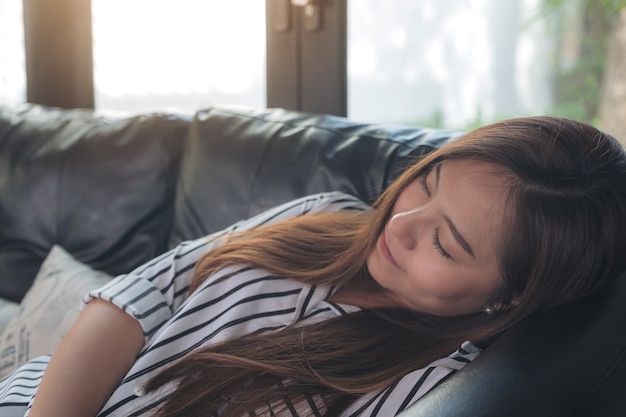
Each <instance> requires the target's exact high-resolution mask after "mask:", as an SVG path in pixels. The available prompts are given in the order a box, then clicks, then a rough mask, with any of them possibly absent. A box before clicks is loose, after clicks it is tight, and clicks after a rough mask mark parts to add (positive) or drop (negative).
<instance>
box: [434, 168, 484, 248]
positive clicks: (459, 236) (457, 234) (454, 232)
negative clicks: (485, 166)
mask: <svg viewBox="0 0 626 417" xmlns="http://www.w3.org/2000/svg"><path fill="white" fill-rule="evenodd" d="M441 165H442V164H439V165H437V167H436V168H435V175H436V179H435V186H436V187H437V188H439V178H440V177H441ZM443 218H444V220H445V221H446V223H447V224H448V227H449V228H450V231H451V232H452V236H454V239H455V240H456V241H457V242H458V243H459V245H461V247H462V248H463V249H464V250H465V252H467V253H469V254H470V255H471V256H472V258H475V257H476V255H474V251H473V250H472V247H471V246H470V245H469V243H467V240H465V238H464V237H463V235H462V234H461V232H459V229H457V228H456V226H455V225H454V223H452V220H450V218H449V217H448V216H443Z"/></svg>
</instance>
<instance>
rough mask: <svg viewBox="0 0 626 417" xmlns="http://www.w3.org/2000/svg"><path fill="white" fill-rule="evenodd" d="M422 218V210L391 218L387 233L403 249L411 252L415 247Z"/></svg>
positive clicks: (418, 209)
mask: <svg viewBox="0 0 626 417" xmlns="http://www.w3.org/2000/svg"><path fill="white" fill-rule="evenodd" d="M421 217H423V212H422V208H421V207H420V208H416V209H414V210H410V211H403V212H400V213H396V214H394V215H393V216H391V219H389V223H388V224H387V230H388V233H389V234H391V235H392V236H393V238H394V239H396V240H397V241H398V242H399V243H400V244H401V245H402V246H403V247H404V248H406V249H407V250H413V249H415V247H416V246H417V241H418V237H419V227H418V226H419V224H420V220H421Z"/></svg>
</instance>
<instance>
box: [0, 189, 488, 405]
mask: <svg viewBox="0 0 626 417" xmlns="http://www.w3.org/2000/svg"><path fill="white" fill-rule="evenodd" d="M366 209H368V206H367V205H365V204H364V203H363V202H361V201H360V200H358V199H356V198H355V197H352V196H349V195H347V194H342V193H336V192H335V193H323V194H316V195H312V196H308V197H304V198H300V199H298V200H294V201H292V202H289V203H285V204H283V205H281V206H278V207H276V208H273V209H270V210H268V211H265V212H263V213H261V214H259V215H257V216H255V217H252V218H251V219H249V220H245V221H241V222H238V223H236V224H234V225H233V226H231V227H229V228H227V229H225V230H224V231H221V232H218V233H215V234H212V235H209V236H207V237H204V238H201V239H196V240H193V241H188V242H184V243H181V244H180V245H179V246H178V247H176V248H175V249H173V250H171V251H169V252H167V253H165V254H163V255H162V256H160V257H158V258H156V259H154V260H153V261H151V262H149V263H147V264H145V265H143V266H141V267H139V268H137V269H136V270H135V271H133V272H132V273H130V274H127V275H121V276H119V277H117V278H115V279H114V280H113V281H111V282H110V283H109V284H107V285H105V286H104V287H102V288H100V289H98V290H95V291H92V292H91V293H90V294H88V295H87V296H86V297H85V299H84V304H86V303H89V302H90V301H91V300H93V299H103V300H108V301H110V302H111V303H113V304H115V305H117V306H118V307H119V308H121V309H122V310H124V311H125V312H126V313H127V314H129V315H130V316H132V317H134V318H135V319H136V320H137V321H138V322H139V324H140V325H141V328H142V329H143V333H144V337H145V345H144V348H143V349H142V351H141V353H140V354H139V356H138V358H137V359H136V361H135V363H134V364H133V366H132V367H131V369H130V370H129V371H128V373H127V374H126V376H125V378H124V379H123V381H122V383H121V384H120V386H119V387H118V388H117V389H116V390H115V391H114V392H113V394H112V395H111V397H110V399H109V400H108V402H107V403H106V404H105V405H104V407H103V408H102V410H101V411H100V413H99V414H98V416H101V417H104V416H124V417H127V416H148V415H150V411H146V410H149V409H151V406H152V405H154V404H155V403H158V402H159V400H160V399H162V398H164V397H165V396H166V395H167V393H168V392H171V390H173V389H174V383H172V384H169V385H167V386H165V387H164V388H162V389H161V390H160V391H159V392H156V393H146V392H145V391H144V389H143V385H144V384H145V383H146V381H147V380H149V379H150V378H151V377H153V376H154V375H156V374H157V373H159V372H160V371H161V370H163V368H164V367H165V366H168V365H170V364H172V363H173V362H174V361H176V360H178V359H180V358H182V357H183V356H185V355H186V354H188V353H190V352H192V351H194V350H197V349H199V348H202V347H205V346H207V345H211V344H214V343H217V342H221V341H224V340H229V339H232V338H236V337H241V336H244V335H248V334H251V333H257V332H274V331H279V330H281V329H284V328H287V327H289V326H296V325H297V326H306V325H307V324H311V323H315V322H319V321H322V320H327V319H331V318H333V317H337V316H340V315H343V314H349V313H352V312H356V311H359V308H358V307H355V306H351V305H345V304H336V303H332V302H329V301H327V300H328V299H329V298H330V296H331V295H332V294H333V290H334V289H333V287H325V286H317V285H308V284H304V283H301V282H298V281H294V280H290V279H287V278H285V277H279V276H275V275H272V274H269V273H267V272H266V271H264V270H262V269H259V268H251V267H247V266H229V267H225V268H223V269H221V270H220V271H218V272H216V273H215V274H213V275H211V276H210V277H209V278H208V279H206V280H205V281H204V282H203V284H201V285H200V287H199V288H198V289H196V290H195V291H194V292H193V293H191V294H190V293H189V285H190V282H191V279H192V276H193V270H194V267H195V264H196V262H197V261H198V260H199V259H200V258H201V257H202V256H203V255H204V254H205V253H207V252H208V251H210V250H212V249H214V248H216V247H217V246H219V245H220V244H221V243H222V242H223V239H220V238H222V237H226V236H228V235H230V234H232V233H234V232H237V231H242V230H249V229H253V228H255V227H258V226H260V225H264V224H270V223H274V222H278V221H281V220H284V219H288V218H291V217H294V216H300V215H306V214H309V213H314V212H320V211H337V210H366ZM225 277H227V278H228V279H223V278H225ZM478 353H479V349H478V348H477V347H476V346H474V345H473V344H471V343H470V342H466V343H464V344H463V346H461V348H459V350H457V351H456V352H454V353H452V354H451V355H450V356H448V357H445V358H442V359H440V360H438V361H436V362H433V363H432V364H430V365H429V366H427V367H425V368H422V369H419V370H416V371H414V372H412V373H409V374H408V375H406V376H405V377H404V378H402V379H401V380H400V381H398V382H397V383H396V384H394V385H393V386H390V387H388V388H387V389H385V390H383V391H381V392H376V393H371V394H370V395H366V396H363V397H362V398H360V399H359V400H358V401H356V402H355V403H354V404H353V405H352V406H351V407H350V408H349V409H348V410H347V411H346V412H345V413H344V414H343V415H344V416H352V415H354V412H355V410H357V409H359V408H361V407H362V406H363V405H364V404H367V407H366V410H365V411H364V412H362V413H360V414H359V415H360V416H385V417H386V416H393V415H396V414H398V413H399V412H401V411H402V410H404V409H405V408H407V407H408V406H410V405H411V404H412V403H413V402H415V401H416V400H417V399H418V398H419V397H421V396H422V395H424V394H425V393H426V392H427V391H428V390H429V389H430V388H432V387H433V386H434V385H435V384H437V383H438V382H439V381H441V380H442V379H443V378H445V377H446V376H448V375H449V374H450V373H452V372H455V371H456V370H459V369H461V368H462V367H463V366H464V365H465V364H466V363H467V362H469V361H470V360H472V359H473V358H474V357H476V356H477V355H478ZM49 358H50V357H49V356H44V357H41V358H37V359H35V360H33V361H30V362H28V363H26V364H24V365H23V366H22V367H20V368H19V369H18V370H17V371H15V372H14V373H13V374H11V375H9V376H7V377H5V378H4V379H3V380H2V381H0V415H2V416H27V415H28V410H29V409H30V406H31V405H32V401H33V399H34V396H35V393H36V390H37V386H38V384H39V381H40V379H41V376H42V374H43V372H44V371H45V368H46V365H47V363H48V360H49ZM310 406H311V407H315V401H312V402H311V405H310ZM152 411H153V410H152Z"/></svg>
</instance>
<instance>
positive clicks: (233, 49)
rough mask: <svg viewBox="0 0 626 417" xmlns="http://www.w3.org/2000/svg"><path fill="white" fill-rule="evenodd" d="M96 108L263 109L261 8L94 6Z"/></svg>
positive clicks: (216, 1) (213, 1)
mask: <svg viewBox="0 0 626 417" xmlns="http://www.w3.org/2000/svg"><path fill="white" fill-rule="evenodd" d="M92 14H93V44H94V83H95V97H96V107H97V108H100V109H103V108H104V109H114V110H137V111H144V110H150V109H163V108H172V107H173V108H184V109H191V110H195V109H198V108H202V107H206V106H210V105H216V104H241V105H249V106H254V107H262V106H264V105H265V101H266V99H265V2H264V1H260V0H228V1H224V0H177V1H172V0H92Z"/></svg>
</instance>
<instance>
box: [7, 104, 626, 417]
mask: <svg viewBox="0 0 626 417" xmlns="http://www.w3.org/2000/svg"><path fill="white" fill-rule="evenodd" d="M457 136H458V133H455V132H450V131H442V130H433V129H423V128H416V127H408V126H390V125H377V124H369V123H358V122H355V121H350V120H347V119H343V118H338V117H333V116H326V115H313V114H304V113H297V112H291V111H286V110H281V109H260V110H255V109H240V108H229V107H217V108H209V109H206V110H202V111H198V112H197V113H195V114H183V113H178V114H171V113H151V114H140V115H135V116H113V115H102V114H97V113H94V112H92V111H88V110H61V109H56V108H46V107H41V106H36V105H29V104H24V105H19V106H12V107H0V297H3V298H7V299H12V300H15V301H19V300H20V299H21V298H22V297H23V295H24V294H25V292H26V291H27V289H28V288H29V286H30V285H31V283H32V281H33V279H34V277H35V275H36V273H37V270H38V268H39V266H40V264H41V262H42V261H43V259H44V258H45V256H46V255H47V253H48V251H49V250H50V248H51V247H52V245H53V244H58V245H60V246H62V247H64V248H65V249H66V250H67V251H69V252H70V253H71V254H72V255H74V257H76V258H77V259H78V260H80V261H82V262H84V263H86V264H88V265H90V266H92V267H94V268H96V269H99V270H102V271H105V272H108V273H110V274H113V275H115V274H119V273H122V272H125V271H128V270H130V269H132V268H133V267H135V266H137V265H139V264H141V263H143V262H145V261H147V260H149V259H150V258H152V257H154V256H156V255H158V254H159V253H162V252H163V251H165V250H167V249H168V248H170V247H172V246H173V245H176V244H177V243H178V242H180V241H182V240H185V239H191V238H195V237H198V236H201V235H204V234H207V233H209V232H211V231H215V230H219V229H220V228H223V227H225V226H227V225H229V224H231V223H233V222H234V221H236V220H239V219H241V218H245V217H249V216H251V215H253V214H255V213H257V212H259V211H261V210H263V209H265V208H268V207H271V206H274V205H276V204H279V203H281V202H284V201H287V200H290V199H292V198H295V197H298V196H301V195H305V194H310V193H315V192H320V191H329V190H341V191H345V192H349V193H352V194H354V195H357V196H359V197H360V198H362V199H363V200H365V201H368V202H371V201H373V199H374V198H375V197H376V196H377V195H378V194H379V193H380V192H381V190H382V189H384V187H385V186H386V185H387V184H388V183H389V182H390V181H391V180H392V179H393V178H394V177H395V176H397V174H398V173H399V172H401V170H402V169H403V168H404V167H405V166H406V165H407V164H408V163H410V162H411V161H412V160H413V159H414V158H417V157H419V156H420V155H423V154H424V153H427V152H429V151H431V150H432V149H433V148H434V147H437V146H440V145H442V144H443V143H446V142H447V141H450V140H453V139H454V138H455V137H457ZM625 255H626V254H625ZM625 278H626V276H624V275H622V276H620V277H619V279H617V280H616V283H615V285H614V287H613V288H610V289H608V290H607V291H605V292H603V293H602V294H598V295H596V296H594V297H592V298H590V299H588V300H583V301H581V302H577V303H573V304H572V305H568V306H565V307H562V308H559V309H558V310H556V311H553V312H550V313H545V314H542V315H537V316H535V317H531V318H530V319H528V320H526V321H525V322H523V323H521V324H520V325H518V326H516V327H515V328H513V329H511V330H510V331H508V332H506V333H505V334H503V335H502V336H500V337H499V338H498V339H496V340H495V341H494V342H493V343H492V344H491V345H490V346H489V347H488V348H487V349H486V350H485V352H484V353H483V354H481V355H480V356H479V358H478V359H476V360H475V361H474V362H472V363H470V364H469V365H468V366H466V367H465V368H464V369H463V370H462V371H460V372H458V373H456V374H454V375H453V376H452V377H451V378H449V379H448V380H447V381H445V382H444V383H442V384H441V385H439V386H438V387H436V388H435V389H433V390H432V391H431V392H430V393H429V394H428V395H426V396H425V397H424V398H423V399H422V400H420V401H418V402H417V403H416V404H415V405H414V406H412V407H411V408H409V409H408V410H406V411H405V412H404V413H403V414H402V417H423V416H437V417H447V416H468V417H469V416H472V417H477V416H570V415H571V416H624V415H626V361H625V360H624V355H625V354H626V352H625V350H624V349H625V347H626V332H624V331H623V329H622V324H623V322H624V319H625V318H626V302H624V301H623V300H625V297H624V296H625V295H626V283H625V282H624V279H625ZM383 417H386V416H383Z"/></svg>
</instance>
